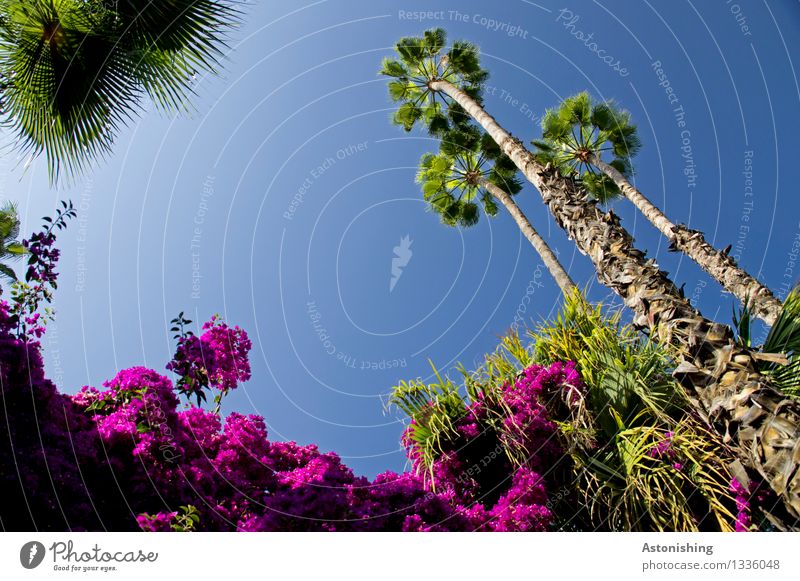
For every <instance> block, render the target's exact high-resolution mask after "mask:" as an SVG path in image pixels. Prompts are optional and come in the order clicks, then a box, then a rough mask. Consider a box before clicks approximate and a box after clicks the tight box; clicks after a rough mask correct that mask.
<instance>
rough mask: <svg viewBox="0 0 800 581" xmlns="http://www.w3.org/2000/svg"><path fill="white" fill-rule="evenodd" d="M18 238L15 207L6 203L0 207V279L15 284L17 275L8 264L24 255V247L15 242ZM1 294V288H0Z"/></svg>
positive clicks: (17, 241)
mask: <svg viewBox="0 0 800 581" xmlns="http://www.w3.org/2000/svg"><path fill="white" fill-rule="evenodd" d="M18 236H19V217H18V216H17V207H16V206H15V205H14V204H13V203H11V202H7V203H6V204H4V205H3V206H2V207H0V278H3V279H5V280H6V281H7V282H11V283H13V282H16V280H17V275H16V273H15V272H14V269H13V268H12V267H11V265H10V264H9V263H10V262H13V261H15V260H18V259H20V258H22V257H23V256H24V255H25V246H23V244H22V242H20V241H19V240H17V237H18ZM0 293H2V286H0Z"/></svg>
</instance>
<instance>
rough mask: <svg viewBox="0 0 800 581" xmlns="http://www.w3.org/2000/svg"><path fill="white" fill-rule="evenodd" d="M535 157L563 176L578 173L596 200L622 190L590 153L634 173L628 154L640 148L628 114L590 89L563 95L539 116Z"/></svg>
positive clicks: (624, 172) (601, 200)
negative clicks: (596, 98)
mask: <svg viewBox="0 0 800 581" xmlns="http://www.w3.org/2000/svg"><path fill="white" fill-rule="evenodd" d="M533 145H535V146H536V148H537V150H538V154H537V157H538V158H539V159H540V161H542V162H544V163H548V162H549V163H552V164H553V165H555V166H557V167H558V168H559V169H560V170H561V171H562V173H564V174H565V175H568V174H573V175H577V176H578V177H579V178H580V179H581V181H582V182H583V185H584V186H585V188H586V190H587V191H588V192H589V194H590V195H591V196H592V197H594V198H596V199H597V200H599V201H600V202H607V201H610V200H612V199H614V198H617V197H619V196H620V195H621V192H620V189H619V187H618V186H617V185H616V184H615V183H614V181H613V180H612V179H611V178H609V177H608V176H606V175H605V174H604V173H602V172H601V171H599V170H597V169H596V168H595V167H594V166H593V165H592V163H591V159H592V157H593V156H596V157H598V158H600V159H602V158H603V157H606V156H611V158H612V159H611V161H609V162H608V163H609V165H611V166H613V167H614V168H615V169H617V170H618V171H619V172H620V173H622V174H623V175H624V176H626V177H629V176H630V175H631V173H632V171H633V170H632V166H631V158H633V157H634V156H635V155H636V154H637V153H638V151H639V149H640V148H641V142H640V140H639V137H638V136H637V134H636V126H635V125H633V124H632V123H631V118H630V113H629V112H628V111H624V110H622V109H618V108H617V107H616V106H615V105H614V103H613V102H610V101H607V102H602V103H595V102H593V101H592V98H591V97H590V96H589V93H587V92H585V91H584V92H582V93H578V94H577V95H573V96H572V97H567V98H566V99H564V101H563V102H562V103H561V105H560V106H559V107H558V108H556V109H549V110H548V111H547V112H546V113H545V115H544V117H543V118H542V139H540V140H536V141H534V142H533Z"/></svg>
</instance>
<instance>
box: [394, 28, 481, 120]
mask: <svg viewBox="0 0 800 581" xmlns="http://www.w3.org/2000/svg"><path fill="white" fill-rule="evenodd" d="M446 42H447V37H446V34H445V31H444V30H442V29H441V28H436V29H432V30H427V31H425V33H423V35H422V36H421V37H407V38H401V39H400V40H399V41H398V42H397V44H396V45H395V52H396V53H397V57H398V58H395V59H389V58H386V59H384V60H383V64H382V66H381V70H380V72H381V74H382V75H385V76H388V77H390V78H391V79H392V80H391V81H390V82H389V95H390V96H391V98H392V100H393V101H395V102H397V103H398V104H399V106H398V109H397V111H396V112H395V113H394V116H393V117H392V121H393V122H394V123H395V124H396V125H399V126H401V127H403V129H405V130H406V131H411V130H412V129H413V128H414V125H416V124H417V122H422V123H423V124H424V125H425V127H426V128H427V129H428V131H429V132H430V133H431V134H432V135H442V134H443V133H445V132H447V131H449V130H450V129H452V128H453V127H459V126H462V125H463V124H464V123H466V122H468V121H469V116H468V115H467V113H466V111H465V110H464V109H463V108H462V107H461V106H459V105H458V103H455V102H454V101H453V100H452V99H450V98H449V97H447V96H446V95H443V94H442V93H440V92H438V91H435V90H433V89H432V88H431V87H430V83H431V82H432V81H435V80H441V79H446V80H448V81H451V82H453V83H456V84H458V85H459V86H461V88H462V90H463V91H464V92H465V93H467V94H468V95H470V96H471V97H472V98H474V99H478V100H480V95H481V92H482V85H483V83H485V82H486V79H487V77H488V73H487V72H486V71H484V70H483V69H481V68H480V61H479V59H478V49H477V48H476V47H475V46H474V45H473V44H470V43H468V42H464V41H457V42H455V43H453V44H452V46H451V47H450V49H449V50H448V51H447V52H446V53H444V54H442V51H443V50H444V48H445V45H446Z"/></svg>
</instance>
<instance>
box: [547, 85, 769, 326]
mask: <svg viewBox="0 0 800 581" xmlns="http://www.w3.org/2000/svg"><path fill="white" fill-rule="evenodd" d="M533 144H534V145H535V146H536V148H537V149H538V155H537V157H539V158H540V159H541V160H542V161H544V162H551V163H553V165H555V166H556V167H558V168H559V169H560V170H561V172H562V173H566V174H573V175H576V176H578V178H579V179H580V180H581V182H582V184H583V186H584V187H585V188H586V190H587V191H588V192H589V194H591V195H592V196H593V197H594V198H596V199H597V200H599V201H600V202H601V203H604V202H607V201H609V200H613V199H614V198H618V197H620V196H625V197H626V198H628V200H630V201H631V202H632V203H633V205H634V206H636V208H637V209H638V210H639V211H640V212H641V213H642V214H644V216H645V217H646V218H647V219H648V220H649V221H650V222H651V223H652V224H653V225H654V226H655V227H656V228H658V230H659V231H660V232H661V233H662V234H663V235H664V236H666V237H667V239H668V240H669V241H670V249H671V250H676V251H681V252H683V253H685V254H686V255H687V256H688V257H689V258H691V259H692V260H694V261H695V262H696V263H697V264H699V265H700V267H701V268H702V269H703V270H705V271H706V272H707V273H709V274H710V275H711V276H712V277H713V278H714V279H715V280H716V281H717V282H719V283H720V284H721V285H722V286H723V288H725V289H726V290H727V291H728V292H730V293H731V294H733V295H734V296H735V297H736V298H738V299H739V300H740V301H741V302H742V304H748V307H749V309H750V311H751V313H752V314H753V315H755V316H757V317H759V318H760V319H763V320H764V321H765V322H766V323H767V324H769V325H772V324H774V323H775V321H776V320H777V318H778V315H779V314H780V312H781V302H780V301H779V300H778V299H777V298H775V296H774V295H773V294H772V292H771V291H770V290H769V289H768V288H767V287H766V286H764V285H763V284H761V283H760V282H759V281H758V280H756V279H755V278H754V277H752V276H750V274H748V273H747V272H745V271H744V270H743V269H742V268H740V267H739V266H738V265H737V264H736V261H735V260H733V258H731V257H730V256H728V254H727V252H722V251H719V250H717V249H716V248H714V247H713V246H711V244H709V243H708V242H707V241H706V239H705V237H704V236H703V234H702V233H700V232H697V231H695V230H691V229H689V228H688V227H686V226H685V225H683V224H675V223H673V222H672V221H670V219H669V218H667V216H666V215H665V214H664V212H662V211H661V210H660V209H659V208H658V207H657V206H656V205H655V204H653V203H652V202H651V201H650V200H649V199H647V198H646V197H645V196H644V195H643V194H642V193H641V192H640V191H639V190H637V189H636V188H635V187H634V186H633V185H632V184H631V183H630V179H629V178H630V175H631V173H632V166H631V158H632V157H633V156H635V155H636V153H637V152H638V151H639V148H640V146H641V142H640V141H639V137H638V136H637V134H636V127H635V126H634V125H633V124H632V123H631V119H630V113H629V112H627V111H624V110H621V109H618V108H617V107H615V106H614V104H613V103H610V102H605V103H593V102H592V99H591V97H590V96H589V94H588V93H586V92H582V93H578V94H577V95H574V96H572V97H568V98H567V99H565V100H564V101H563V102H562V103H561V105H560V106H559V107H558V108H557V109H550V110H548V111H547V113H546V114H545V115H544V117H543V118H542V139H541V140H536V141H534V142H533ZM604 157H611V158H613V159H610V160H609V161H605V160H604Z"/></svg>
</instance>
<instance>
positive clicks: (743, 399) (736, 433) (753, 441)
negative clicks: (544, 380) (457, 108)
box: [430, 81, 800, 527]
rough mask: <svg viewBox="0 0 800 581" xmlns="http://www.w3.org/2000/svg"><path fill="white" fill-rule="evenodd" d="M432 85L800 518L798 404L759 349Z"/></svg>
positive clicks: (594, 210)
mask: <svg viewBox="0 0 800 581" xmlns="http://www.w3.org/2000/svg"><path fill="white" fill-rule="evenodd" d="M430 88H431V89H433V90H435V91H441V92H443V93H445V94H447V95H448V96H449V97H450V98H452V99H453V100H454V101H456V102H457V103H458V104H459V105H461V106H462V107H463V108H464V109H465V110H466V111H467V112H469V114H470V115H471V116H472V117H473V118H474V119H475V120H476V121H477V122H478V123H479V124H480V125H481V126H482V127H483V128H484V129H485V130H486V132H487V133H489V135H491V136H492V138H493V139H494V140H495V141H496V142H497V144H498V145H499V146H500V148H501V150H502V151H503V152H504V153H505V154H506V155H508V156H509V157H510V158H511V159H512V160H513V161H514V163H515V164H516V165H517V167H518V168H519V169H520V171H521V172H522V173H523V174H524V175H525V177H526V178H527V179H528V180H529V181H530V182H531V183H532V184H534V185H535V186H536V187H537V188H538V190H539V192H540V193H541V195H542V199H543V200H544V202H545V204H547V206H548V207H549V208H550V211H551V213H552V214H553V216H554V217H555V219H556V222H557V223H558V224H559V226H561V228H563V229H564V230H565V231H566V232H567V234H568V235H569V237H570V238H571V239H573V240H574V241H575V243H576V245H577V246H578V249H579V250H580V251H581V252H582V253H584V254H586V255H587V256H589V258H590V259H591V260H592V263H593V264H594V266H595V269H596V270H597V277H598V279H599V281H600V282H601V283H603V284H604V285H606V286H608V287H609V288H611V289H612V290H614V291H615V292H616V293H617V294H618V295H619V296H620V297H622V299H623V301H624V302H625V304H626V305H627V306H628V307H629V308H631V309H632V310H633V312H634V314H635V318H634V323H635V324H636V325H637V326H638V327H640V328H643V329H649V330H650V331H651V332H652V333H654V334H656V335H657V336H658V337H659V338H661V339H662V340H665V341H667V342H669V343H670V344H671V345H672V346H673V347H674V348H675V351H676V354H677V355H678V357H679V361H680V363H679V365H678V367H677V368H676V370H675V374H674V375H675V377H676V379H677V380H678V381H679V382H680V383H681V385H682V386H683V387H684V389H685V390H686V392H687V394H688V395H689V397H690V399H691V400H692V402H693V403H694V404H695V405H696V407H697V410H698V412H699V413H701V414H702V415H703V417H705V418H706V419H707V420H708V422H709V424H710V425H711V426H712V427H713V428H714V429H716V430H717V431H718V432H719V433H721V434H722V435H723V436H724V438H725V440H726V441H727V442H730V443H731V445H732V446H733V447H734V448H735V449H736V451H737V453H738V455H739V457H740V459H741V460H742V462H743V463H744V464H745V465H747V466H749V467H751V468H752V469H754V470H757V471H758V472H759V473H760V474H761V475H762V476H763V478H764V479H765V480H766V482H768V483H769V485H770V486H771V487H772V489H773V490H774V491H775V492H776V494H778V495H779V496H780V498H781V499H782V501H783V506H784V507H785V508H786V510H787V512H788V513H789V514H790V515H792V517H793V518H794V519H800V471H799V470H798V468H800V429H799V428H798V426H800V403H798V402H796V401H794V400H792V399H790V398H787V397H785V396H784V395H783V394H781V393H779V392H778V391H776V390H775V389H774V388H773V387H771V385H770V384H769V383H768V381H767V379H766V378H765V377H764V376H763V375H761V374H760V373H758V372H757V371H756V369H757V367H756V362H757V361H756V357H757V354H755V353H753V352H751V351H750V350H748V349H745V348H743V347H740V346H739V345H738V344H737V343H736V342H735V340H734V337H733V333H732V331H731V330H730V328H729V327H727V326H725V325H722V324H719V323H715V322H713V321H710V320H708V319H706V318H704V317H703V316H702V315H700V314H699V313H698V312H697V311H696V310H695V309H693V308H692V306H691V305H690V304H689V301H687V300H686V298H685V297H684V296H683V293H682V292H681V291H680V290H678V288H677V287H676V286H675V285H674V284H673V283H672V281H671V280H670V279H669V278H668V277H667V275H666V273H664V272H663V271H661V270H660V269H659V268H658V265H657V264H656V263H655V261H654V260H652V259H647V258H646V256H645V254H644V253H643V252H642V251H641V250H639V249H637V248H635V247H634V245H633V238H632V237H631V235H630V234H629V233H628V231H627V230H625V228H623V227H622V226H621V225H620V221H619V218H618V217H617V216H616V215H615V214H614V213H613V211H608V212H602V211H601V210H600V209H599V208H598V207H597V205H596V203H595V202H592V201H588V200H587V198H586V194H585V192H584V191H583V190H582V189H581V188H580V186H579V185H578V184H577V183H576V182H575V181H574V180H572V179H570V178H565V177H563V176H562V175H561V174H560V173H559V172H558V170H557V169H556V168H554V167H552V166H550V165H548V166H546V167H545V166H543V165H542V164H541V163H539V162H538V161H537V160H536V159H535V158H534V156H533V155H532V154H531V153H530V152H529V151H528V150H527V149H525V147H524V146H523V145H522V142H521V141H520V140H519V139H516V138H514V137H512V136H511V135H510V134H509V133H508V132H507V131H505V130H504V129H503V128H502V127H501V126H500V125H499V124H498V123H497V121H495V119H494V118H493V117H492V116H491V115H489V114H488V113H487V112H486V111H485V110H484V109H483V108H482V107H481V106H480V105H479V104H478V103H477V102H476V101H475V100H474V99H472V98H471V97H469V96H468V95H467V94H466V93H464V92H463V91H461V90H460V89H458V87H456V86H454V85H453V84H451V83H449V82H447V81H433V82H431V83H430ZM789 526H791V527H797V526H798V524H797V522H796V523H794V524H789Z"/></svg>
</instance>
